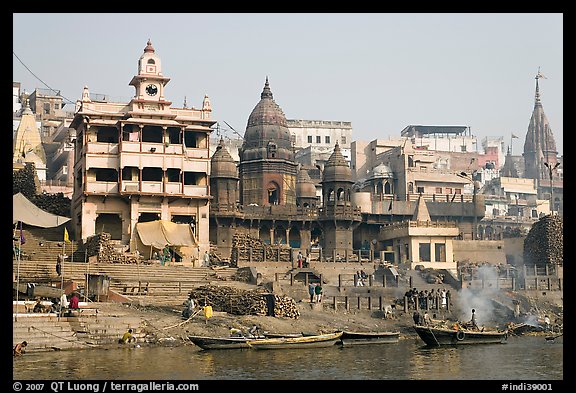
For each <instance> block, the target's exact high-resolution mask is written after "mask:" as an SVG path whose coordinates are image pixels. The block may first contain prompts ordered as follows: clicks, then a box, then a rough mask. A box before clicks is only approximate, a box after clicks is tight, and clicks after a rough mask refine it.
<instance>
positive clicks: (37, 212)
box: [12, 192, 70, 228]
mask: <svg viewBox="0 0 576 393" xmlns="http://www.w3.org/2000/svg"><path fill="white" fill-rule="evenodd" d="M18 221H21V222H22V223H24V224H27V225H31V226H34V227H41V228H53V227H57V226H60V225H62V224H65V223H67V222H68V221H70V218H68V217H64V216H58V215H56V214H52V213H49V212H47V211H45V210H42V209H40V208H39V207H38V206H36V205H35V204H33V203H32V202H30V200H29V199H28V198H26V197H25V196H24V195H23V194H22V193H21V192H19V193H18V194H15V195H13V196H12V225H14V224H16V223H17V222H18Z"/></svg>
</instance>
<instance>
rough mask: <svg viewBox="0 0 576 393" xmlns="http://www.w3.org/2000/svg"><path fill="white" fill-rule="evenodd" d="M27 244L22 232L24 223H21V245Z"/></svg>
mask: <svg viewBox="0 0 576 393" xmlns="http://www.w3.org/2000/svg"><path fill="white" fill-rule="evenodd" d="M24 243H26V239H25V238H24V232H23V231H22V221H20V244H24Z"/></svg>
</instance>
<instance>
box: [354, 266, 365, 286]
mask: <svg viewBox="0 0 576 393" xmlns="http://www.w3.org/2000/svg"><path fill="white" fill-rule="evenodd" d="M366 280H368V274H366V272H365V271H364V270H358V271H356V273H355V274H354V286H355V287H365V286H366Z"/></svg>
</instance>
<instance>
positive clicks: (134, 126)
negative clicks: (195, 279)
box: [70, 41, 215, 261]
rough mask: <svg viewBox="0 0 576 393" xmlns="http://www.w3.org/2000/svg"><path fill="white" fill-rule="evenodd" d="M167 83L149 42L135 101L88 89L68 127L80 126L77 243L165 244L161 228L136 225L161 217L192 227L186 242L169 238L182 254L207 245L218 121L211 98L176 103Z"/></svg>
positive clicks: (75, 198) (133, 83)
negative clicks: (99, 237) (98, 96)
mask: <svg viewBox="0 0 576 393" xmlns="http://www.w3.org/2000/svg"><path fill="white" fill-rule="evenodd" d="M169 81H170V78H168V77H166V76H164V75H163V73H162V63H161V59H160V57H159V56H158V54H157V53H156V51H155V49H154V48H153V46H152V44H151V42H150V41H148V43H147V45H146V47H145V48H144V53H143V54H142V56H141V57H140V58H139V60H138V74H137V75H135V76H134V77H133V78H132V80H131V81H130V83H129V84H130V85H131V86H134V88H135V94H134V97H133V98H132V99H131V101H130V102H128V103H125V102H109V101H95V100H93V99H91V96H90V92H89V90H88V87H85V88H84V90H83V93H82V99H81V100H79V101H78V102H77V104H76V106H77V111H76V114H75V116H74V119H73V121H72V123H71V125H70V127H71V128H73V129H75V130H76V139H75V140H76V143H75V157H74V179H75V183H74V195H73V199H72V221H73V225H74V228H75V236H76V239H77V240H80V239H81V240H83V241H85V240H86V239H87V238H88V237H90V236H92V235H94V234H96V233H99V232H108V233H110V235H111V237H112V239H114V240H118V241H120V242H121V243H122V244H124V245H127V244H129V245H130V250H139V251H140V250H141V246H142V245H144V246H147V247H149V250H150V252H151V251H152V249H161V248H163V247H164V245H165V244H160V240H158V239H157V238H156V237H154V236H156V235H157V233H158V232H155V233H152V234H151V233H149V232H144V228H145V226H143V225H141V226H139V225H138V224H141V223H147V222H151V221H161V222H163V223H166V225H168V223H173V224H186V226H187V227H188V228H190V230H189V232H190V233H187V231H186V230H184V231H183V232H179V233H180V234H181V235H182V236H184V237H185V239H183V240H184V242H183V243H181V244H178V242H177V241H166V244H169V245H170V246H174V247H175V248H174V249H173V250H174V251H175V252H176V254H177V255H178V259H179V258H180V257H181V258H182V260H184V261H187V260H193V259H195V258H197V257H198V256H199V255H200V254H199V253H202V254H203V253H204V251H205V250H208V248H209V241H208V220H209V206H208V203H209V200H210V190H209V175H210V157H209V151H210V146H209V137H210V133H211V131H212V129H211V127H212V125H214V124H215V121H214V120H212V118H211V112H212V109H211V105H210V101H209V99H208V96H205V97H204V99H203V102H202V108H201V109H195V108H173V107H172V106H171V104H172V103H171V102H170V101H169V100H167V98H166V86H167V84H168V82H169ZM168 227H170V228H172V229H173V230H174V231H177V232H178V231H181V227H178V228H177V229H174V228H173V226H170V225H168ZM139 228H142V230H140V229H139ZM172 229H171V230H172ZM160 232H161V231H160ZM151 238H153V239H154V241H152V240H151ZM178 246H182V247H180V248H178ZM147 249H148V248H146V247H145V248H144V250H147Z"/></svg>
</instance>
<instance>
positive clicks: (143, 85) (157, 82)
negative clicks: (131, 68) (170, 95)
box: [130, 40, 172, 111]
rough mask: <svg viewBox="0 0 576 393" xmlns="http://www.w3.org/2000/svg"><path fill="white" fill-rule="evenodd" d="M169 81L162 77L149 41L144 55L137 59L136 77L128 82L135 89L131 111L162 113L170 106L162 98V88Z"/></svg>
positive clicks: (157, 58) (159, 63) (159, 62)
mask: <svg viewBox="0 0 576 393" xmlns="http://www.w3.org/2000/svg"><path fill="white" fill-rule="evenodd" d="M169 81H170V78H167V77H165V76H163V75H162V61H161V60H160V57H159V56H158V55H157V54H156V51H155V50H154V47H153V46H152V43H151V42H150V40H148V43H147V45H146V47H145V48H144V53H143V54H142V56H140V59H138V75H136V76H134V77H133V78H132V80H131V81H130V85H131V86H134V87H135V88H136V94H135V96H134V98H133V99H132V102H131V104H132V110H133V111H142V110H152V111H164V110H166V109H168V107H169V106H170V105H171V104H172V102H170V101H166V99H165V97H164V87H165V86H166V84H167V83H168V82H169Z"/></svg>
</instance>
